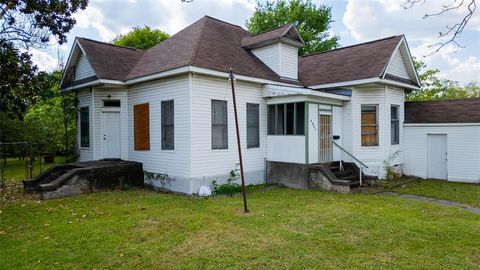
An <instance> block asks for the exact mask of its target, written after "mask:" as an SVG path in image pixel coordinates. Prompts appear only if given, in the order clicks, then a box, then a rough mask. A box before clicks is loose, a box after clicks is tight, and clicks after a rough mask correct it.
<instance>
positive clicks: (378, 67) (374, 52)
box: [299, 36, 417, 86]
mask: <svg viewBox="0 0 480 270" xmlns="http://www.w3.org/2000/svg"><path fill="white" fill-rule="evenodd" d="M402 39H403V36H392V37H388V38H384V39H379V40H375V41H371V42H367V43H362V44H357V45H353V46H348V47H343V48H338V49H334V50H330V51H326V52H321V53H316V54H311V55H307V56H303V57H301V58H300V59H299V77H300V81H301V82H302V83H303V84H305V85H307V86H313V85H323V84H325V85H326V84H331V83H339V82H348V81H356V80H364V79H370V78H380V77H382V76H383V75H384V72H385V70H386V67H387V65H388V63H389V61H390V59H391V58H392V57H393V54H394V52H395V50H396V49H397V47H398V45H399V44H400V42H401V41H402ZM387 79H393V80H396V78H392V77H389V78H387ZM403 82H404V83H408V84H411V85H412V86H417V84H416V83H415V82H413V81H403Z"/></svg>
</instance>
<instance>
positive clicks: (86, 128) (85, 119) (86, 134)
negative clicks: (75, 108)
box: [80, 107, 90, 147]
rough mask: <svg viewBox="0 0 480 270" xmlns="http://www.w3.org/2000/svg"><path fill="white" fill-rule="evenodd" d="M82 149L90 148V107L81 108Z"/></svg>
mask: <svg viewBox="0 0 480 270" xmlns="http://www.w3.org/2000/svg"><path fill="white" fill-rule="evenodd" d="M80 147H90V112H89V108H88V107H82V108H80Z"/></svg>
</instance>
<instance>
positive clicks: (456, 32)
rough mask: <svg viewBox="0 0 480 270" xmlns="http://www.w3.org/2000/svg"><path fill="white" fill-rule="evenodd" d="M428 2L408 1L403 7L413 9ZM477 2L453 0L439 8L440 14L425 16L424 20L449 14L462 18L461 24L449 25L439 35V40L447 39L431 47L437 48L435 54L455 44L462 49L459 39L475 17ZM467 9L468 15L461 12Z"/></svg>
mask: <svg viewBox="0 0 480 270" xmlns="http://www.w3.org/2000/svg"><path fill="white" fill-rule="evenodd" d="M427 1H428V0H406V1H405V2H404V3H403V5H402V6H403V7H404V8H405V9H410V8H413V7H414V6H415V5H417V4H425V2H427ZM476 1H477V0H461V1H457V0H452V2H451V3H450V4H442V5H441V6H440V8H439V11H438V12H435V13H431V14H425V15H424V16H423V19H427V18H430V17H433V16H440V15H445V14H447V13H451V14H453V15H454V16H458V15H459V14H460V16H461V18H460V19H459V22H457V23H455V24H454V25H447V26H446V28H447V30H446V31H444V32H442V31H440V32H439V33H438V37H439V38H446V39H445V40H444V41H440V42H437V43H435V44H432V45H430V47H436V49H435V51H434V52H433V53H435V52H438V51H440V50H441V49H442V48H443V47H445V46H446V45H447V44H450V43H453V44H455V45H457V47H462V46H461V45H460V44H459V43H458V42H457V38H458V37H459V36H460V35H461V34H462V32H463V30H464V29H465V26H467V24H468V23H469V22H470V19H471V18H472V17H473V15H474V13H475V10H476V9H477V3H476ZM462 8H465V9H466V13H464V12H462V11H460V9H462Z"/></svg>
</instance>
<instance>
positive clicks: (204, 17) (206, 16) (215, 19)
mask: <svg viewBox="0 0 480 270" xmlns="http://www.w3.org/2000/svg"><path fill="white" fill-rule="evenodd" d="M203 19H211V20H214V21H217V22H220V23H224V24H228V25H231V26H235V27H238V28H241V29H243V30H245V29H244V28H243V27H241V26H240V25H237V24H233V23H229V22H226V21H222V20H220V19H217V18H214V17H211V16H208V15H205V16H203V17H202V18H201V19H200V20H203Z"/></svg>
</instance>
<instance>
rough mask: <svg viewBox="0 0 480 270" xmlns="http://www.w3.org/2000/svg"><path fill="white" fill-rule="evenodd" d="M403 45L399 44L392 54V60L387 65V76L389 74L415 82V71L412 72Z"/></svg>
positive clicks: (405, 48)
mask: <svg viewBox="0 0 480 270" xmlns="http://www.w3.org/2000/svg"><path fill="white" fill-rule="evenodd" d="M407 50H408V49H407V47H406V45H405V43H402V44H400V46H399V47H398V49H397V50H396V51H395V53H394V54H393V57H392V60H391V61H390V64H389V65H388V68H387V71H386V73H387V74H391V75H394V76H397V77H400V78H404V79H408V80H412V81H416V79H415V70H413V68H412V66H411V64H410V59H409V54H408V51H407Z"/></svg>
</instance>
